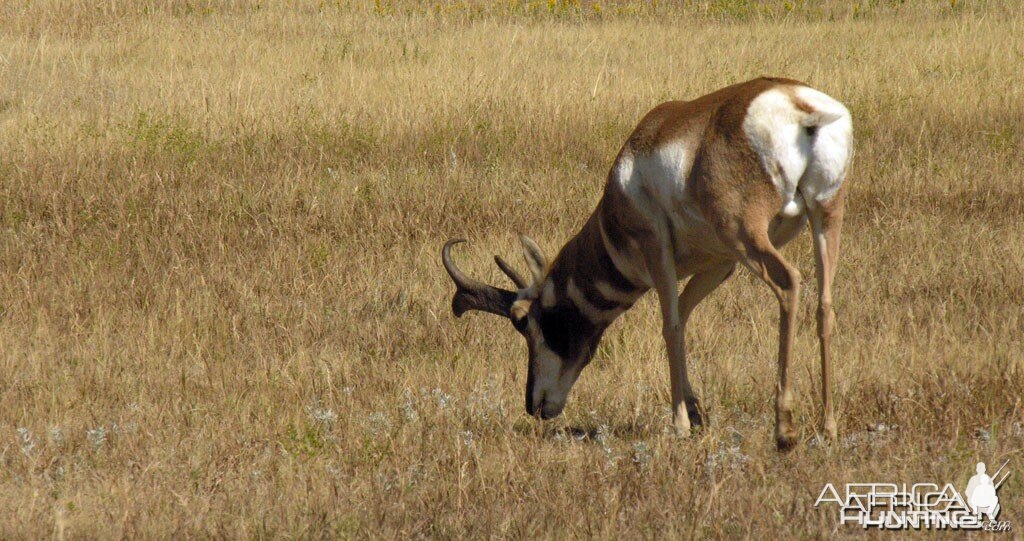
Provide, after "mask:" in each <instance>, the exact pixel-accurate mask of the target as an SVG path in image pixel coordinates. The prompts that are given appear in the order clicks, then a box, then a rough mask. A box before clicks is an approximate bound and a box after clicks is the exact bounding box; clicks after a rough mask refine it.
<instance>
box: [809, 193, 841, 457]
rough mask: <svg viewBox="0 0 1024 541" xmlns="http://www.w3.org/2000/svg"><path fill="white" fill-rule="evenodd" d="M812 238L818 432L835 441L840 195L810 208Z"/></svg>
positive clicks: (836, 429) (836, 430)
mask: <svg viewBox="0 0 1024 541" xmlns="http://www.w3.org/2000/svg"><path fill="white" fill-rule="evenodd" d="M807 212H808V214H809V215H810V222H811V231H812V234H813V236H814V256H815V257H814V260H815V271H816V274H817V278H818V342H819V345H820V346H821V407H822V416H821V429H822V431H823V432H824V433H825V435H826V436H828V437H829V438H831V439H835V438H836V435H837V432H838V428H837V426H836V418H835V412H834V410H833V405H832V388H831V378H832V366H831V355H830V353H829V349H830V347H831V342H832V326H833V321H834V320H835V313H834V312H833V311H832V278H833V277H835V274H836V261H837V260H838V258H839V232H840V230H841V229H842V226H843V192H842V191H840V192H839V194H838V195H837V196H836V197H835V198H833V199H832V200H831V201H829V202H827V203H824V204H822V203H816V204H813V205H809V206H808V209H807Z"/></svg>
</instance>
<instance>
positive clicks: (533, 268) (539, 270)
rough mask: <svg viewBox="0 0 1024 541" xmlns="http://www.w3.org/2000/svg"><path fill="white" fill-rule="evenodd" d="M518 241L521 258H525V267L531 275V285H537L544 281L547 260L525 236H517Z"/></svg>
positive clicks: (538, 247) (534, 243) (535, 244)
mask: <svg viewBox="0 0 1024 541" xmlns="http://www.w3.org/2000/svg"><path fill="white" fill-rule="evenodd" d="M519 241H520V242H522V243H523V257H524V258H526V265H527V266H529V267H530V274H532V275H533V283H535V284H539V283H540V281H541V280H543V279H544V272H545V271H546V270H547V268H548V258H546V257H544V254H543V253H542V252H541V251H540V246H537V243H536V242H533V239H531V238H530V237H527V236H526V235H519Z"/></svg>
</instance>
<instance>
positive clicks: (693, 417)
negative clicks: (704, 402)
mask: <svg viewBox="0 0 1024 541" xmlns="http://www.w3.org/2000/svg"><path fill="white" fill-rule="evenodd" d="M686 416H687V417H689V419H690V428H692V429H698V428H702V427H703V426H704V416H703V415H701V413H700V405H698V404H697V403H693V404H687V405H686Z"/></svg>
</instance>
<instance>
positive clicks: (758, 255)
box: [743, 232, 800, 451]
mask: <svg viewBox="0 0 1024 541" xmlns="http://www.w3.org/2000/svg"><path fill="white" fill-rule="evenodd" d="M748 238H749V239H750V240H748V241H747V242H745V243H744V248H745V252H746V253H745V256H744V260H743V263H744V264H745V265H746V266H747V267H749V268H750V269H751V270H753V271H754V273H755V274H757V275H758V276H759V277H760V278H761V279H762V280H764V281H765V283H767V284H768V286H769V287H771V289H772V291H773V292H774V293H775V296H776V298H778V300H779V386H778V388H777V389H776V394H775V445H776V447H778V449H779V450H780V451H787V450H789V449H792V448H793V446H794V445H796V442H797V433H796V428H795V427H794V426H793V391H792V387H791V382H790V380H789V366H790V357H791V353H792V350H793V331H794V330H795V323H796V309H797V301H798V299H799V297H800V272H799V271H797V270H796V268H795V267H793V266H792V265H790V264H789V263H787V262H786V260H785V259H783V258H782V255H781V254H779V252H778V250H776V249H775V247H774V246H772V243H771V241H770V240H769V239H768V235H767V233H766V232H762V233H753V235H752V236H750V237H748Z"/></svg>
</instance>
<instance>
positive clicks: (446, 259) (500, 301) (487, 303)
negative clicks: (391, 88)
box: [441, 239, 516, 317]
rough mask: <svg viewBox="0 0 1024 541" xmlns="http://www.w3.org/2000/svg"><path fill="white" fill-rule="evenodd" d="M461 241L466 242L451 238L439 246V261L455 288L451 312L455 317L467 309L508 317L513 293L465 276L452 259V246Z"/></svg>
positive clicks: (514, 295) (513, 296)
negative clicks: (441, 246) (442, 246)
mask: <svg viewBox="0 0 1024 541" xmlns="http://www.w3.org/2000/svg"><path fill="white" fill-rule="evenodd" d="M461 242H466V239H451V240H449V241H448V242H446V243H444V248H441V263H443V264H444V269H445V270H446V271H448V276H451V277H452V281H453V282H455V286H456V288H457V289H456V291H455V296H454V297H452V312H454V313H455V317H460V316H462V314H464V313H466V312H467V311H469V310H480V311H481V312H488V313H491V314H496V315H499V316H502V317H510V315H509V309H510V308H511V307H512V303H513V302H515V300H516V294H515V293H513V292H511V291H508V290H506V289H501V288H497V287H494V286H489V285H487V284H484V283H482V282H478V281H476V280H474V279H472V278H470V277H469V276H466V274H465V273H463V272H462V271H461V270H459V267H457V266H456V265H455V262H454V261H452V253H451V252H452V246H454V245H456V244H459V243H461Z"/></svg>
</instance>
